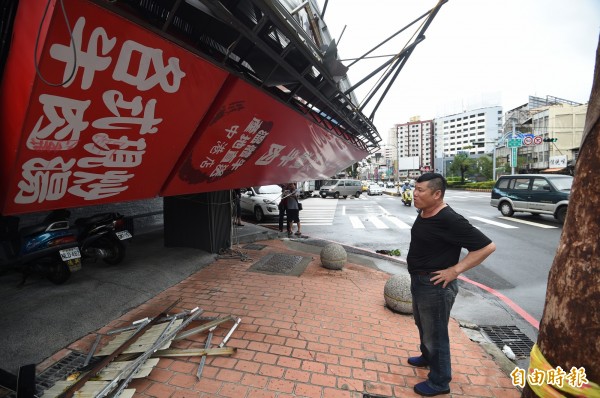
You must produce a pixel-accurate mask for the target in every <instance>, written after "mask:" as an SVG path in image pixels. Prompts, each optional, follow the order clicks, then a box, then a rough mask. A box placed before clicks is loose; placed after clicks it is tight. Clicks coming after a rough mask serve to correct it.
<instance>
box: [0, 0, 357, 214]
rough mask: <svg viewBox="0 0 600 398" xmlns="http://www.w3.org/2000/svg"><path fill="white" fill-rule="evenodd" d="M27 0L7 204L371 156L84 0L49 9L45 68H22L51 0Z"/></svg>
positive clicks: (213, 185) (212, 183)
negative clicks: (34, 20)
mask: <svg viewBox="0 0 600 398" xmlns="http://www.w3.org/2000/svg"><path fill="white" fill-rule="evenodd" d="M25 3H27V12H21V8H20V9H19V12H18V14H17V18H16V20H15V35H16V36H18V37H20V38H23V37H26V39H22V40H21V41H20V42H19V46H13V47H12V48H11V53H10V55H9V59H8V62H7V67H6V73H5V75H4V76H3V83H2V87H1V92H0V93H1V96H2V97H1V98H0V104H1V108H0V111H1V112H2V113H3V115H2V117H1V118H0V127H1V128H2V134H1V135H0V151H1V152H0V154H1V155H2V157H3V159H1V162H2V163H1V164H2V167H3V169H4V170H3V171H2V174H1V176H2V180H3V181H2V184H0V213H2V214H4V215H8V214H19V213H30V212H37V211H44V210H52V209H56V208H74V207H81V206H86V205H93V204H101V203H110V202H124V201H130V200H136V199H146V198H152V197H156V196H158V195H162V196H169V195H179V194H187V193H197V192H208V191H216V190H222V189H232V188H239V187H246V186H251V185H264V184H273V183H280V182H287V181H301V180H305V179H319V178H327V177H329V176H331V175H333V174H335V173H336V172H337V171H339V170H342V169H343V168H345V167H347V166H348V165H350V164H352V163H353V162H355V161H356V160H358V159H361V158H363V157H364V156H365V155H366V154H367V152H366V151H365V150H362V149H358V148H357V147H356V146H354V145H352V144H350V143H348V142H347V141H346V140H344V139H342V138H340V137H339V136H337V135H336V134H333V133H332V132H330V131H327V130H325V129H323V128H322V127H321V126H320V125H319V124H317V123H315V122H314V121H313V120H314V119H311V118H310V117H309V116H303V115H301V114H300V113H298V112H297V111H296V110H294V109H292V108H291V107H290V106H289V105H285V104H283V103H281V102H279V101H277V100H275V99H274V98H272V97H271V96H269V94H267V93H265V92H263V91H261V90H260V89H258V88H256V87H254V86H252V85H250V84H248V83H246V82H244V81H242V80H240V79H239V78H237V77H235V76H233V75H229V74H228V73H227V72H226V71H224V70H222V69H220V68H218V67H216V66H214V65H213V64H211V63H210V62H208V61H207V60H205V59H203V58H201V57H200V56H198V55H195V54H193V53H192V52H190V51H188V50H185V49H183V48H182V47H180V46H177V45H176V44H174V43H172V42H170V41H168V40H166V39H164V38H162V37H161V36H159V35H157V34H154V33H152V32H151V31H149V30H147V29H144V28H142V27H141V26H138V25H136V24H134V23H132V22H131V21H128V20H126V19H124V18H123V17H121V16H118V15H116V14H114V13H112V12H110V11H108V10H106V9H104V8H102V7H100V6H98V5H95V4H92V3H89V2H86V1H77V0H64V4H65V9H66V11H67V15H68V16H69V23H70V25H71V29H70V30H69V29H67V25H66V22H65V19H64V16H63V14H62V11H61V10H60V7H55V8H54V12H53V13H52V15H51V17H50V19H49V20H50V22H49V23H45V24H44V25H43V26H44V27H46V25H47V29H45V28H44V29H42V34H41V35H40V37H41V39H40V43H39V50H38V56H37V57H36V58H37V62H38V65H37V66H38V69H39V73H36V72H35V70H34V69H33V68H31V67H28V68H23V67H19V66H22V65H23V60H22V57H28V59H30V60H31V63H32V64H33V62H34V60H33V52H34V51H33V50H34V46H35V37H34V35H31V34H29V33H28V30H31V20H30V18H31V16H32V15H35V16H39V19H40V21H41V19H42V18H41V12H40V10H39V8H43V7H44V6H45V4H39V5H37V7H38V9H35V10H33V11H36V12H33V13H32V12H31V11H32V8H34V7H33V6H32V3H31V2H22V4H21V5H23V4H25ZM36 4H37V3H36ZM21 5H20V7H21ZM52 6H55V4H52ZM23 7H25V6H23ZM50 9H52V7H50ZM15 42H16V41H15ZM24 92H25V93H27V94H25V95H24V94H23V93H24ZM14 99H17V101H14ZM15 103H16V104H17V105H15ZM8 114H10V115H11V117H10V118H9V117H8V116H7V115H8ZM13 114H14V115H16V116H15V117H13V116H14V115H13Z"/></svg>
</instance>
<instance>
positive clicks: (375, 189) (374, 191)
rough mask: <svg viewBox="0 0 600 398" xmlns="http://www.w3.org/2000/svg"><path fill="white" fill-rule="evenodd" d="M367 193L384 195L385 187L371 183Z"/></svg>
mask: <svg viewBox="0 0 600 398" xmlns="http://www.w3.org/2000/svg"><path fill="white" fill-rule="evenodd" d="M367 195H383V189H381V187H380V186H379V185H377V184H371V185H369V188H368V189H367Z"/></svg>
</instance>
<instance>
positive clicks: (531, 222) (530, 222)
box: [498, 216, 558, 228]
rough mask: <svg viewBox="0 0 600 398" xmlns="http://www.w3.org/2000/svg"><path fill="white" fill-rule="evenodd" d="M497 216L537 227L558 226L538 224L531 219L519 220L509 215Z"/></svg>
mask: <svg viewBox="0 0 600 398" xmlns="http://www.w3.org/2000/svg"><path fill="white" fill-rule="evenodd" d="M498 218H500V219H502V220H507V221H514V222H520V223H522V224H527V225H533V226H534V227H539V228H558V227H555V226H553V225H544V224H539V223H537V222H533V221H527V220H519V219H518V218H511V217H504V216H499V217H498Z"/></svg>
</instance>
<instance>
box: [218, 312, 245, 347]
mask: <svg viewBox="0 0 600 398" xmlns="http://www.w3.org/2000/svg"><path fill="white" fill-rule="evenodd" d="M241 321H242V318H238V319H237V321H235V323H234V324H233V326H232V327H231V330H230V331H229V333H227V336H225V338H224V339H223V341H222V342H221V344H219V348H223V347H224V346H225V344H227V341H229V338H230V337H231V335H232V334H233V332H234V330H235V329H236V328H237V327H238V325H239V324H240V322H241Z"/></svg>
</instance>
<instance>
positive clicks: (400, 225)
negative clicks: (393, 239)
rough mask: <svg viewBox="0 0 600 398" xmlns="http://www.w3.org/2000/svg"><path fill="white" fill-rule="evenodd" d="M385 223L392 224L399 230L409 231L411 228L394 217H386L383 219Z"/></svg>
mask: <svg viewBox="0 0 600 398" xmlns="http://www.w3.org/2000/svg"><path fill="white" fill-rule="evenodd" d="M385 219H386V220H387V221H389V222H391V223H392V224H394V225H395V226H397V227H398V228H400V229H410V228H411V226H410V225H408V224H407V223H405V222H403V221H401V220H400V219H399V218H397V217H394V216H386V218H385Z"/></svg>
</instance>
